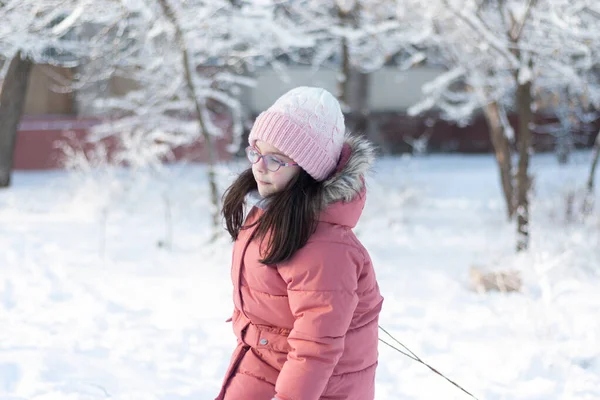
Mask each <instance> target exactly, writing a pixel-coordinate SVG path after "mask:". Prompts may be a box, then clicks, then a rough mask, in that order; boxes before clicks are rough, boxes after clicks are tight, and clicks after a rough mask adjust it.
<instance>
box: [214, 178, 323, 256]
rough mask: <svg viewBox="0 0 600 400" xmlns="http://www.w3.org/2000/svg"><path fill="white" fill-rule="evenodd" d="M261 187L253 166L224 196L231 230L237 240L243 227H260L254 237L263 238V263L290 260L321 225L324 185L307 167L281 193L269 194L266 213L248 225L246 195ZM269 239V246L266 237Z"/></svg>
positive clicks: (225, 212)
mask: <svg viewBox="0 0 600 400" xmlns="http://www.w3.org/2000/svg"><path fill="white" fill-rule="evenodd" d="M253 190H257V185H256V181H255V180H254V176H253V175H252V168H249V169H247V170H246V171H244V172H242V173H241V174H240V176H239V177H238V178H237V179H236V180H235V182H233V184H232V185H231V186H230V187H229V188H228V189H227V191H226V192H225V194H224V195H223V210H222V214H223V217H224V218H225V224H226V226H227V232H229V234H230V235H231V238H232V239H233V240H236V239H237V238H238V235H239V233H240V231H241V230H242V229H248V228H251V227H253V226H255V225H256V226H257V228H256V231H255V233H254V236H253V239H258V240H260V241H261V248H264V251H265V253H266V254H264V255H263V254H262V252H261V257H263V259H262V260H259V261H260V262H261V263H263V264H277V263H281V262H283V261H286V260H289V259H290V258H291V257H292V256H293V255H294V253H295V252H296V251H297V250H298V249H301V248H302V247H303V246H304V245H305V244H306V242H307V241H308V238H309V237H310V235H311V234H312V233H313V232H314V231H315V229H316V228H317V218H318V214H319V212H320V211H321V204H322V191H323V184H322V183H321V182H318V181H317V180H315V179H314V178H313V177H312V176H310V175H309V174H308V173H307V172H306V171H304V170H303V169H301V170H300V173H299V174H297V175H296V176H295V177H294V178H292V180H291V181H290V182H289V183H288V184H287V186H286V187H285V188H284V189H283V190H282V191H280V192H278V193H274V194H272V195H270V196H269V197H268V206H267V208H266V209H265V212H264V214H263V215H261V216H260V218H259V219H258V220H257V221H256V222H254V223H253V224H252V225H249V226H244V207H245V205H246V202H245V199H246V195H247V194H248V193H250V192H251V191H253ZM266 238H268V241H267V245H266V247H263V246H262V243H263V240H265V239H266Z"/></svg>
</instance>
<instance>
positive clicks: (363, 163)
mask: <svg viewBox="0 0 600 400" xmlns="http://www.w3.org/2000/svg"><path fill="white" fill-rule="evenodd" d="M344 147H345V148H346V149H345V150H343V151H342V156H341V157H340V165H338V167H337V169H336V171H338V172H336V173H335V174H334V175H333V176H331V177H330V178H328V179H326V180H325V181H324V182H323V212H322V213H321V217H320V218H319V219H320V220H321V221H323V222H329V223H333V224H338V225H344V226H349V227H354V226H356V223H357V222H358V218H359V217H360V214H361V213H362V210H363V208H364V205H365V200H366V188H365V175H366V174H367V173H368V172H369V170H370V168H371V166H372V165H373V162H374V161H375V148H374V146H373V145H372V144H371V142H369V141H368V140H367V139H365V138H364V137H362V136H351V135H347V136H346V138H345V140H344ZM344 152H348V154H347V155H346V156H345V154H344Z"/></svg>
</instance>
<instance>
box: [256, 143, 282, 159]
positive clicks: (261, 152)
mask: <svg viewBox="0 0 600 400" xmlns="http://www.w3.org/2000/svg"><path fill="white" fill-rule="evenodd" d="M254 147H256V148H257V149H258V151H260V154H264V153H263V151H262V150H261V149H260V147H258V145H257V144H255V145H254ZM267 154H268V155H272V156H280V157H284V158H287V156H286V155H285V154H283V153H278V152H275V153H267Z"/></svg>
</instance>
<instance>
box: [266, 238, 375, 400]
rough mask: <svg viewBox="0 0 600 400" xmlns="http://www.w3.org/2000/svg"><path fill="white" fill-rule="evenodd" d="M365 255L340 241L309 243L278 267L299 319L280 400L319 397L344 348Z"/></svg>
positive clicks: (278, 389) (291, 338) (279, 384)
mask: <svg viewBox="0 0 600 400" xmlns="http://www.w3.org/2000/svg"><path fill="white" fill-rule="evenodd" d="M362 265H363V263H362V257H361V255H360V252H358V251H357V250H356V249H354V248H353V247H351V246H349V245H346V244H341V243H326V244H322V243H318V244H312V245H311V243H309V244H307V245H306V246H305V247H304V248H302V249H301V250H299V251H298V252H297V254H296V255H295V256H294V257H293V258H292V259H291V260H290V261H289V262H288V263H286V264H285V265H280V266H278V271H279V273H280V275H281V276H282V277H283V279H284V280H285V282H286V283H287V293H288V300H289V305H290V309H291V311H292V313H293V315H294V318H295V322H294V326H293V329H292V330H291V332H290V335H289V337H288V342H289V345H290V347H291V350H290V352H289V353H288V357H287V361H286V362H285V363H284V365H283V368H282V370H281V372H280V374H279V377H278V378H277V384H276V386H275V390H276V393H277V394H276V398H278V399H281V400H318V399H319V397H321V394H322V393H323V391H324V390H325V387H326V385H327V382H328V381H329V378H330V377H331V374H332V372H333V369H334V367H335V366H336V365H337V363H338V360H339V359H340V357H341V355H342V353H343V351H344V339H345V335H346V332H347V331H348V327H349V326H350V322H351V321H352V316H353V315H354V311H355V309H356V306H357V304H358V296H357V293H356V291H357V286H358V276H359V274H360V272H359V269H360V268H361V266H362Z"/></svg>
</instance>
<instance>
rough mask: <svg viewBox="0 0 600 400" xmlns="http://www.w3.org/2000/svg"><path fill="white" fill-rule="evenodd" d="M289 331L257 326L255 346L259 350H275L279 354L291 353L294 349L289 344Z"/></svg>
mask: <svg viewBox="0 0 600 400" xmlns="http://www.w3.org/2000/svg"><path fill="white" fill-rule="evenodd" d="M289 334H290V332H289V330H287V329H280V328H273V327H269V326H264V325H259V326H256V339H255V340H256V342H255V344H254V346H255V347H256V348H257V349H266V350H273V351H276V352H278V353H285V354H287V353H289V352H290V350H292V348H291V347H290V344H289V343H288V335H289Z"/></svg>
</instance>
